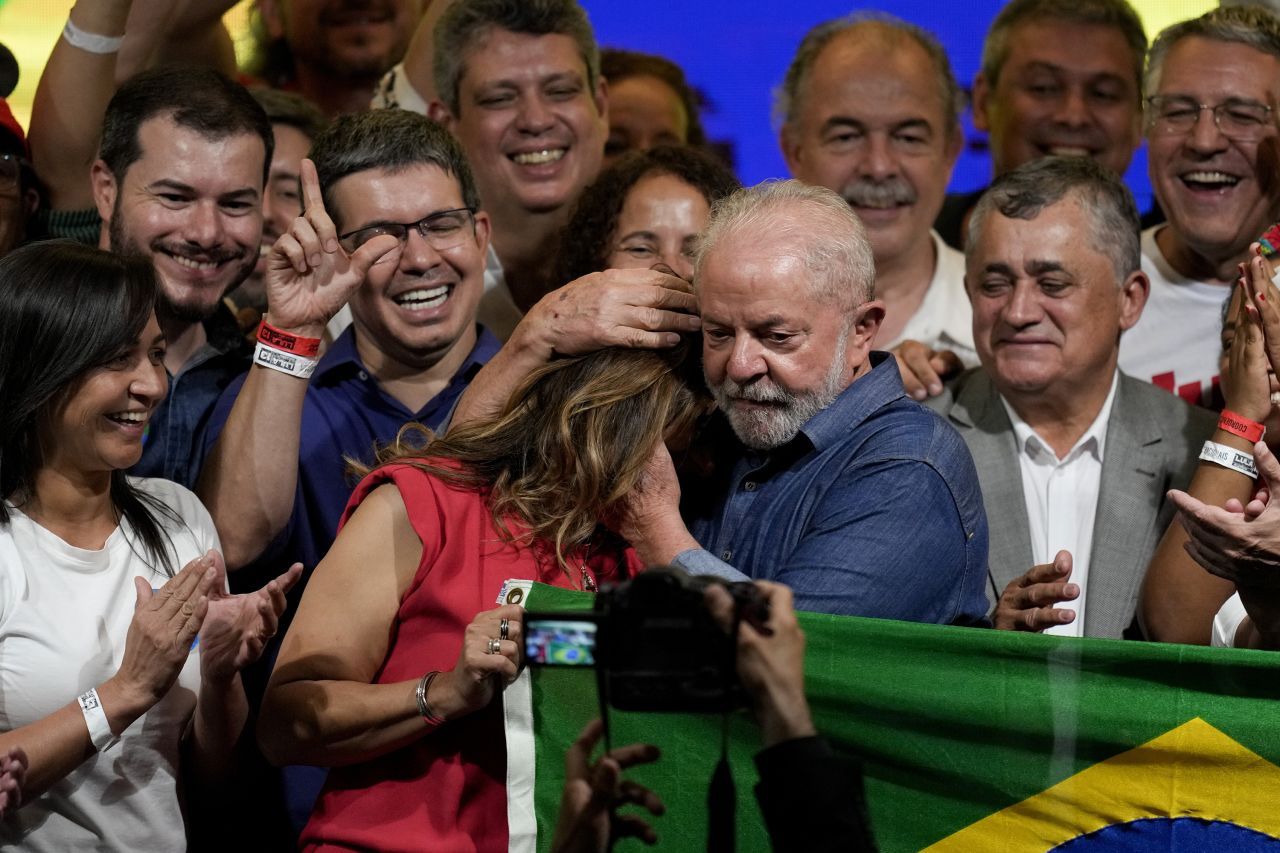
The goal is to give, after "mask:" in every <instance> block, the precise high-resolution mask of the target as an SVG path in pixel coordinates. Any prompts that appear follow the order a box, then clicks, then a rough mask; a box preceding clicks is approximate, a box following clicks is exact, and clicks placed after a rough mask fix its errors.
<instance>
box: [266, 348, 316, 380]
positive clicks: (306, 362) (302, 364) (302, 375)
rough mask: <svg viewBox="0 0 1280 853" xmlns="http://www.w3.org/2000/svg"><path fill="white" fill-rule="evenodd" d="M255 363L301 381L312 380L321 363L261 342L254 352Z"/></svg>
mask: <svg viewBox="0 0 1280 853" xmlns="http://www.w3.org/2000/svg"><path fill="white" fill-rule="evenodd" d="M253 363H254V364H260V365H262V366H263V367H267V368H270V369H271V370H278V371H280V372H281V373H287V374H289V375H290V376H296V377H298V378H299V379H310V378H311V374H313V373H315V372H316V365H317V364H319V363H320V362H319V361H317V360H316V359H314V358H304V357H303V356H300V355H295V354H294V353H291V352H284V351H283V350H278V349H276V348H275V347H270V346H267V345H266V344H264V343H262V342H261V341H259V342H258V346H257V348H255V349H254V351H253Z"/></svg>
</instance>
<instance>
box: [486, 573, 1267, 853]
mask: <svg viewBox="0 0 1280 853" xmlns="http://www.w3.org/2000/svg"><path fill="white" fill-rule="evenodd" d="M524 603H525V605H526V606H527V607H528V608H529V609H533V610H561V609H574V608H584V607H590V604H591V598H590V596H588V595H586V594H583V593H575V592H567V591H564V590H558V589H553V588H551V587H543V586H540V585H534V586H533V587H532V588H531V589H528V590H527V592H526V595H525V602H524ZM800 621H801V625H802V626H803V628H804V630H805V634H806V636H807V639H808V646H807V658H806V666H805V669H806V682H807V683H806V688H807V692H808V695H809V698H810V703H811V705H812V708H813V712H814V722H815V723H816V725H817V727H818V730H819V731H820V732H822V733H823V734H824V735H826V737H827V738H829V739H830V740H831V741H832V742H833V743H834V744H835V745H836V746H837V748H839V749H840V750H841V751H844V752H847V753H849V754H851V755H854V756H857V757H858V758H859V759H860V760H861V761H862V762H863V764H864V769H865V779H866V792H867V799H868V805H869V810H870V814H871V821H872V829H873V832H874V834H875V837H876V840H877V842H878V844H879V845H880V848H881V849H882V850H884V851H888V853H896V851H918V850H927V851H930V853H974V852H976V851H996V853H1044V851H1055V853H1104V851H1105V853H1121V851H1123V853H1138V852H1139V851H1161V853H1191V851H1196V853H1200V851H1218V850H1223V851H1228V850H1229V851H1244V852H1245V853H1252V851H1269V853H1280V766H1278V765H1280V703H1277V702H1276V701H1275V700H1276V697H1277V694H1278V693H1280V654H1271V653H1267V652H1254V651H1247V650H1232V649H1208V648H1200V647H1187V646H1173V645H1164V644H1158V643H1135V642H1121V641H1110V640H1077V639H1071V638H1059V637H1044V636H1038V635H1027V634H1011V633H1005V632H999V631H992V630H980V629H972V628H953V627H946V626H935V625H916V624H911V623H905V622H892V621H886V620H878V619H859V618H850V617H839V616H825V615H817V614H801V615H800ZM516 687H517V689H515V690H509V691H508V693H507V695H506V696H504V706H505V707H504V710H505V712H506V715H507V720H508V751H509V759H510V760H509V765H510V766H511V767H512V768H513V769H512V770H511V771H509V772H510V773H511V777H510V778H509V780H508V783H509V784H508V800H509V809H508V811H509V817H510V820H511V828H512V846H513V849H527V850H533V849H535V848H536V849H538V850H547V849H548V848H549V846H550V842H551V837H552V832H553V829H554V826H555V818H556V813H557V808H558V803H559V797H560V789H561V786H562V784H563V780H564V769H563V756H564V752H565V750H566V749H567V748H568V747H569V745H570V743H572V741H573V740H574V738H576V736H577V734H578V732H579V731H580V730H581V728H582V727H583V726H584V725H585V724H586V723H587V722H588V721H589V720H590V719H592V718H593V717H595V716H597V715H598V713H599V712H598V705H597V699H596V687H595V677H594V674H593V672H592V671H591V670H588V669H573V668H568V667H560V668H550V667H548V668H537V669H534V670H533V671H532V673H531V677H530V678H528V679H526V678H525V677H522V678H521V683H518V684H517V685H516ZM610 720H611V726H612V736H613V742H614V744H615V745H619V744H624V743H631V742H636V741H646V742H649V743H653V744H656V745H658V746H659V747H661V749H662V754H663V757H662V759H661V761H659V762H658V763H657V764H654V765H651V766H647V767H643V768H635V769H633V770H632V771H629V773H628V776H629V778H633V779H635V780H637V781H639V782H641V783H643V784H645V785H648V786H649V787H651V788H653V789H654V790H655V791H657V792H658V793H659V794H660V795H661V796H662V798H663V799H664V801H665V802H666V804H667V814H666V815H665V816H664V817H662V818H659V819H656V820H655V821H654V825H655V827H656V829H657V831H658V833H659V837H660V842H659V844H660V847H659V849H662V850H664V851H669V850H688V851H701V850H705V849H706V823H707V820H706V794H707V789H708V783H709V780H710V778H711V774H712V771H713V769H714V766H715V763H716V761H717V759H718V757H719V753H720V743H721V737H722V732H723V729H722V726H723V723H722V720H721V719H720V718H719V717H709V716H705V715H702V716H700V715H683V714H625V713H621V712H617V711H611V712H610ZM729 736H730V762H731V765H732V768H733V775H734V779H735V781H736V785H737V795H738V806H737V826H738V850H740V851H753V850H768V849H769V847H768V836H767V833H766V832H765V829H764V825H763V822H762V820H761V818H760V816H759V812H758V810H757V808H756V804H755V801H754V795H753V792H752V789H753V787H754V785H755V782H756V778H757V777H756V775H755V768H754V765H753V763H752V756H753V755H754V754H755V752H756V751H757V750H758V749H759V748H760V739H759V732H758V729H757V728H756V726H755V724H754V723H753V721H752V720H751V718H750V715H749V714H748V713H746V712H745V711H744V712H739V713H736V714H734V715H732V716H731V718H730V720H729ZM526 764H527V765H528V766H530V767H532V771H531V772H527V773H522V772H520V771H519V768H520V767H522V766H525V765H526ZM521 830H526V831H527V832H526V833H525V834H524V835H522V834H521ZM619 849H633V850H639V849H644V848H643V846H642V845H640V844H639V843H634V844H629V843H624V844H623V845H620V846H619Z"/></svg>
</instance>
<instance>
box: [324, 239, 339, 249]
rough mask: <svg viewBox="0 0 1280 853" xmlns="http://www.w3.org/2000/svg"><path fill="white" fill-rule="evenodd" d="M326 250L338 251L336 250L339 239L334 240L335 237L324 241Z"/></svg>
mask: <svg viewBox="0 0 1280 853" xmlns="http://www.w3.org/2000/svg"><path fill="white" fill-rule="evenodd" d="M324 250H325V251H326V252H336V251H338V241H337V240H333V239H329V240H325V241H324Z"/></svg>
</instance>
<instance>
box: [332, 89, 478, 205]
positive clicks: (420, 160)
mask: <svg viewBox="0 0 1280 853" xmlns="http://www.w3.org/2000/svg"><path fill="white" fill-rule="evenodd" d="M310 156H311V160H312V161H313V162H314V163H315V164H316V173H317V175H318V176H319V178H320V193H321V196H322V197H323V199H324V204H325V207H326V208H327V209H328V211H329V214H330V215H331V216H333V218H334V221H335V223H336V222H337V220H338V218H339V211H337V210H335V209H334V205H333V185H334V184H335V183H337V182H338V181H339V180H341V179H342V178H345V177H346V176H347V175H352V174H355V173H356V172H364V171H367V170H369V169H385V170H386V171H389V172H399V171H402V170H404V169H408V168H411V167H413V166H437V167H439V168H440V169H441V170H443V171H444V173H445V174H447V175H449V176H450V177H452V178H453V179H454V180H456V181H457V182H458V188H459V189H460V190H461V192H462V203H463V204H464V205H466V206H467V207H470V208H472V209H476V208H479V207H480V194H479V192H477V190H476V181H475V178H474V177H472V175H471V166H470V165H468V164H467V158H466V156H465V155H464V154H463V153H462V146H461V145H459V144H458V141H457V140H456V139H454V138H453V135H452V134H450V133H449V132H448V131H447V130H445V129H444V128H443V127H441V126H440V125H439V124H436V123H435V122H434V121H432V120H431V119H429V118H427V117H426V116H424V115H421V114H419V113H414V112H409V111H408V110H400V109H388V110H370V111H369V112H363V113H350V114H348V115H342V116H338V117H337V118H336V119H334V120H333V123H332V124H330V125H329V126H328V127H327V128H326V129H325V130H324V131H323V132H322V133H321V134H320V135H319V136H318V137H316V139H315V142H314V143H313V144H312V146H311V155H310Z"/></svg>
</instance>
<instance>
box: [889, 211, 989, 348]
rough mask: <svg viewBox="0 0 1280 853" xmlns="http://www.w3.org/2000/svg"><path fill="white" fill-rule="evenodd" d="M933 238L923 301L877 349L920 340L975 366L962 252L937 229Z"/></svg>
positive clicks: (933, 232)
mask: <svg viewBox="0 0 1280 853" xmlns="http://www.w3.org/2000/svg"><path fill="white" fill-rule="evenodd" d="M929 236H930V237H931V238H932V239H933V248H934V252H935V254H934V257H935V258H936V261H935V262H934V265H933V278H932V279H931V280H930V281H929V290H928V291H927V292H926V293H925V295H924V301H922V302H921V303H920V307H919V308H917V309H916V313H915V314H913V315H911V319H910V320H908V321H907V325H906V328H904V329H903V330H902V334H901V335H898V337H897V338H895V339H894V340H892V341H889V342H888V343H884V344H880V343H877V346H876V348H877V349H893V348H894V347H896V346H897V345H898V344H900V343H902V342H903V341H920V343H922V344H927V345H928V346H929V347H930V348H931V349H935V350H951V351H952V352H954V353H955V354H956V355H958V356H959V357H960V360H961V361H962V362H964V366H965V367H966V368H970V367H977V366H978V352H977V350H975V349H974V348H973V306H972V305H971V304H970V303H969V295H968V294H967V293H965V291H964V254H963V253H962V252H957V251H956V250H955V249H953V248H951V247H950V246H948V245H947V244H946V243H944V242H942V238H941V237H939V236H938V232H936V231H930V232H929Z"/></svg>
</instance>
